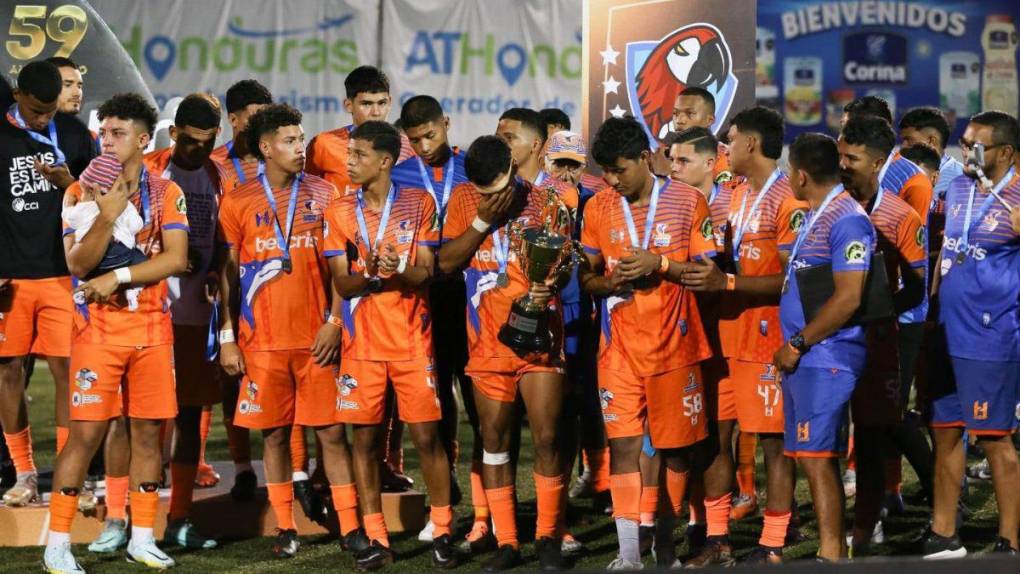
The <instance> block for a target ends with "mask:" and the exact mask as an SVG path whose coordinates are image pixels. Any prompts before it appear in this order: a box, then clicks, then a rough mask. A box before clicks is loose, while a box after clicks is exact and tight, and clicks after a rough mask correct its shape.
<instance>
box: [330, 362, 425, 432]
mask: <svg viewBox="0 0 1020 574" xmlns="http://www.w3.org/2000/svg"><path fill="white" fill-rule="evenodd" d="M388 383H391V384H392V385H393V390H394V393H395V394H396V395H397V412H399V413H400V420H402V421H404V422H405V423H427V422H432V421H438V420H440V419H442V418H443V413H442V411H441V410H440V408H439V395H438V394H436V374H435V370H434V367H433V364H432V357H421V358H419V359H412V360H410V361H362V360H358V359H349V358H346V357H344V358H343V359H341V360H340V380H339V382H337V389H339V391H340V395H339V396H338V397H337V399H336V402H337V409H338V411H337V419H336V420H337V421H338V422H342V423H353V424H359V425H377V424H380V423H382V422H383V414H384V410H385V406H386V388H387V386H388Z"/></svg>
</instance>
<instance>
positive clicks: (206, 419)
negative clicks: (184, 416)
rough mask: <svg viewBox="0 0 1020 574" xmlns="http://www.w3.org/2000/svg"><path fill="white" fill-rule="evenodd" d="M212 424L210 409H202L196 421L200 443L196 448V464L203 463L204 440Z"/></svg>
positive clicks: (207, 436)
mask: <svg viewBox="0 0 1020 574" xmlns="http://www.w3.org/2000/svg"><path fill="white" fill-rule="evenodd" d="M211 425H212V409H211V408H204V409H202V418H201V419H200V420H199V423H198V435H199V436H200V437H201V443H200V446H199V450H198V464H200V465H202V464H205V441H206V440H207V439H208V438H209V427H210V426H211Z"/></svg>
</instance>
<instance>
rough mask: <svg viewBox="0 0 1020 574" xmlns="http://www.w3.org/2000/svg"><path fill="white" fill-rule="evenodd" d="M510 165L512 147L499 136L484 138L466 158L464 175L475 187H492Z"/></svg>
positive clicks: (472, 147)
mask: <svg viewBox="0 0 1020 574" xmlns="http://www.w3.org/2000/svg"><path fill="white" fill-rule="evenodd" d="M509 165H510V146H509V145H507V143H506V142H505V141H503V138H501V137H499V136H482V137H480V138H478V139H476V140H475V141H474V142H472V143H471V147H469V148H468V151H467V155H466V156H465V157H464V174H465V175H467V178H468V179H469V180H471V183H474V184H475V185H481V186H486V185H491V184H492V182H494V181H496V177H497V176H499V174H501V173H506V170H507V166H509Z"/></svg>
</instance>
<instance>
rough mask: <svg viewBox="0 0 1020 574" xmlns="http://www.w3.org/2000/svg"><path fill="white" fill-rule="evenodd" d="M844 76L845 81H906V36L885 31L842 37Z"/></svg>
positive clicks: (884, 82)
mask: <svg viewBox="0 0 1020 574" xmlns="http://www.w3.org/2000/svg"><path fill="white" fill-rule="evenodd" d="M843 79H844V80H846V82H847V83H848V84H905V83H906V82H907V38H906V37H905V36H901V35H899V34H890V33H887V32H857V33H853V34H847V35H846V36H844V37H843Z"/></svg>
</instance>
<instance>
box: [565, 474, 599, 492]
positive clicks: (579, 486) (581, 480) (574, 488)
mask: <svg viewBox="0 0 1020 574" xmlns="http://www.w3.org/2000/svg"><path fill="white" fill-rule="evenodd" d="M594 493H595V481H594V480H593V479H592V476H591V471H590V470H588V469H587V468H586V469H584V472H582V473H581V476H578V477H577V480H575V481H574V484H572V485H571V486H570V490H569V491H567V497H568V498H570V499H571V500H573V499H575V498H590V497H591V495H592V494H594Z"/></svg>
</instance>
